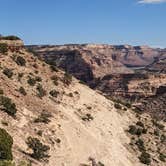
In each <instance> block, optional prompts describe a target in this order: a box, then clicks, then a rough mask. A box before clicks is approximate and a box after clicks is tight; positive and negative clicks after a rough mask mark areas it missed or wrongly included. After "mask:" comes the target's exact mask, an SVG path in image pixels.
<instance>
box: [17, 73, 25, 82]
mask: <svg viewBox="0 0 166 166" xmlns="http://www.w3.org/2000/svg"><path fill="white" fill-rule="evenodd" d="M23 76H24V73H18V81H21V78H22V77H23Z"/></svg>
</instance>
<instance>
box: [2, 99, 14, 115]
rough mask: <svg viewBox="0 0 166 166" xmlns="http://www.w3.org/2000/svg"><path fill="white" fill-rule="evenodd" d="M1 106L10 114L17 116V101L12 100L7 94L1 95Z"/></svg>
mask: <svg viewBox="0 0 166 166" xmlns="http://www.w3.org/2000/svg"><path fill="white" fill-rule="evenodd" d="M0 106H2V110H3V111H4V112H6V113H7V114H9V115H10V116H13V117H14V116H15V114H16V112H17V108H16V105H15V103H13V102H12V100H11V99H10V98H8V97H5V96H0Z"/></svg>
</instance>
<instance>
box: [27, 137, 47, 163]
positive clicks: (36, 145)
mask: <svg viewBox="0 0 166 166" xmlns="http://www.w3.org/2000/svg"><path fill="white" fill-rule="evenodd" d="M26 143H27V145H28V147H29V148H31V149H32V150H33V153H32V154H31V157H33V158H34V159H36V160H42V159H44V158H49V155H48V150H50V147H49V146H47V145H43V144H42V143H41V142H40V140H39V139H38V138H32V137H28V139H27V141H26Z"/></svg>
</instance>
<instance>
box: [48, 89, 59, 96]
mask: <svg viewBox="0 0 166 166" xmlns="http://www.w3.org/2000/svg"><path fill="white" fill-rule="evenodd" d="M49 94H50V95H51V96H52V97H58V94H59V92H58V91H56V90H51V91H50V93H49Z"/></svg>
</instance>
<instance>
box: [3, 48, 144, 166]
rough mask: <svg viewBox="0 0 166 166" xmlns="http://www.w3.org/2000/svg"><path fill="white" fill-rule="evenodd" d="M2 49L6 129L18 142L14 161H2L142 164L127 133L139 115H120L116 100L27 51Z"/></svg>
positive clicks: (66, 165)
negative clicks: (129, 145)
mask: <svg viewBox="0 0 166 166" xmlns="http://www.w3.org/2000/svg"><path fill="white" fill-rule="evenodd" d="M1 46H3V48H5V47H6V48H5V49H1V53H0V92H1V93H0V122H1V123H0V128H1V129H2V128H3V129H5V130H6V131H7V132H8V134H10V136H11V137H12V139H13V144H12V143H11V144H10V145H12V155H13V157H12V156H11V155H10V156H6V155H0V160H1V162H2V161H3V160H4V159H8V160H12V159H13V161H14V162H15V163H16V164H18V163H20V162H21V163H22V164H23V161H24V165H25V163H27V164H28V163H29V165H35V166H37V165H41V166H42V165H47V166H55V165H56V166H78V165H82V166H83V165H84V166H85V165H89V166H95V165H97V166H101V165H105V166H110V165H115V166H133V165H135V166H137V165H142V164H141V163H140V161H139V159H138V158H137V156H136V155H135V153H133V152H130V151H129V149H128V148H127V146H128V144H129V143H130V137H129V136H127V134H126V130H128V126H129V125H130V124H132V123H133V122H134V121H135V115H134V114H133V113H131V112H130V111H127V112H125V111H124V112H123V114H121V113H119V111H118V110H119V108H115V107H114V103H113V102H112V101H110V100H107V99H106V98H105V97H103V96H102V95H100V94H98V93H97V92H95V91H93V90H91V89H90V88H88V87H87V86H85V85H82V84H79V82H78V81H77V80H76V79H75V78H73V77H71V76H70V75H69V74H67V73H64V72H62V71H61V70H58V69H57V68H55V67H54V66H50V65H48V64H46V63H45V62H43V61H40V60H38V59H37V57H34V55H32V54H31V53H29V52H28V51H27V50H26V49H25V48H23V46H21V47H19V48H18V47H17V49H14V48H16V47H15V46H10V47H9V46H8V45H1ZM2 133H4V132H2ZM0 140H1V139H0ZM0 145H1V147H2V145H3V142H1V143H0ZM9 148H10V147H9ZM2 150H3V151H4V152H5V149H2ZM9 150H10V149H9ZM5 153H6V152H5ZM1 154H3V153H1ZM10 165H11V164H10ZM20 165H21V164H20Z"/></svg>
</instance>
